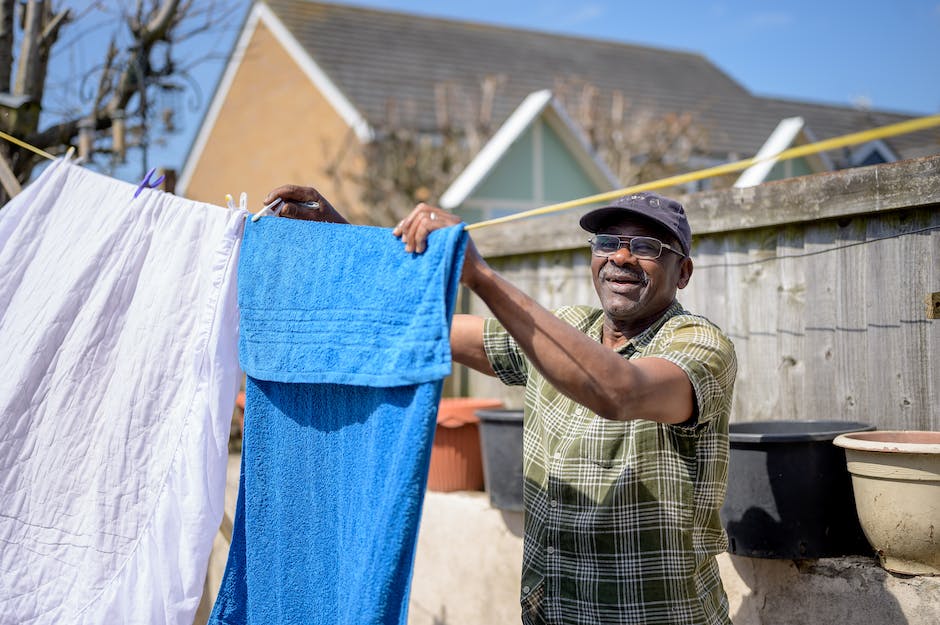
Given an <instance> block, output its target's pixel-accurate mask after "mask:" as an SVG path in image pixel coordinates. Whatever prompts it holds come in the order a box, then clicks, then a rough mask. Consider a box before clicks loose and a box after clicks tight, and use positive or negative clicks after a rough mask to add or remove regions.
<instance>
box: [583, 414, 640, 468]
mask: <svg viewBox="0 0 940 625" xmlns="http://www.w3.org/2000/svg"><path fill="white" fill-rule="evenodd" d="M630 427H631V424H630V423H629V422H622V421H611V420H609V419H604V418H603V417H597V416H595V417H594V419H593V420H592V421H591V422H590V423H589V424H588V426H587V428H586V429H585V430H584V434H583V435H582V436H581V457H582V458H584V459H585V460H587V461H588V462H590V463H591V464H593V465H595V466H597V467H600V468H601V469H620V468H622V467H623V466H624V464H625V463H626V461H627V458H628V455H629V447H630Z"/></svg>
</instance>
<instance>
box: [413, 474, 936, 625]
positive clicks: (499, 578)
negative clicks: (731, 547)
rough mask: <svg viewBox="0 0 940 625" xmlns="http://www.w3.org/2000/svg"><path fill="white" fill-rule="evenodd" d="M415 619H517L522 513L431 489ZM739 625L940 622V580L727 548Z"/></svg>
mask: <svg viewBox="0 0 940 625" xmlns="http://www.w3.org/2000/svg"><path fill="white" fill-rule="evenodd" d="M424 505H425V509H424V518H423V520H422V523H421V532H420V535H419V542H418V554H417V561H416V563H415V570H414V578H413V581H412V593H411V608H410V613H409V620H408V622H409V625H497V624H503V623H505V624H511V623H518V622H519V603H518V595H519V574H520V571H521V557H522V538H521V528H522V516H521V514H520V513H514V512H508V513H504V512H501V511H499V510H495V509H493V508H491V507H490V504H489V498H488V496H487V495H486V494H485V493H471V492H464V493H428V494H427V497H426V499H425V504H424ZM719 567H720V569H721V577H722V580H723V581H724V585H725V590H726V591H727V593H728V599H729V601H730V604H731V620H732V621H733V622H734V625H814V624H822V623H832V624H839V625H901V624H907V625H936V624H937V623H940V577H909V576H904V575H894V574H892V573H888V572H887V571H885V570H884V569H882V568H881V567H880V566H879V565H878V563H877V561H876V560H875V559H874V558H864V557H851V558H825V559H818V560H801V561H793V560H762V559H757V558H744V557H738V556H731V555H728V554H723V555H722V556H720V557H719Z"/></svg>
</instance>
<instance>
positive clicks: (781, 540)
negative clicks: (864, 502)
mask: <svg viewBox="0 0 940 625" xmlns="http://www.w3.org/2000/svg"><path fill="white" fill-rule="evenodd" d="M874 429H875V428H874V426H871V425H868V424H865V423H854V422H845V421H756V422H752V423H732V424H731V425H730V428H729V430H730V432H729V433H730V443H731V457H730V463H729V468H728V495H727V497H726V499H725V504H724V506H723V507H722V509H721V521H722V524H723V525H724V527H725V530H726V531H727V533H728V542H729V547H728V551H730V552H731V553H733V554H737V555H742V556H750V557H755V558H786V559H801V558H824V557H837V556H844V555H870V554H871V547H870V546H869V545H868V541H867V540H866V539H865V535H864V533H863V532H862V528H861V526H860V525H859V522H858V515H857V513H856V511H855V497H854V494H853V492H852V480H851V477H850V476H849V473H848V470H847V468H846V464H845V451H844V450H842V449H841V448H839V447H836V446H835V445H833V444H832V440H833V439H834V438H835V437H836V436H838V435H839V434H844V433H847V432H862V431H869V430H874Z"/></svg>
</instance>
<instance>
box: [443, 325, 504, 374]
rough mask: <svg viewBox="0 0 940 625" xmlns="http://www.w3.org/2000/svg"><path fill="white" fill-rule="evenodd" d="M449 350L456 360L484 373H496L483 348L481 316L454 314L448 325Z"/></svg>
mask: <svg viewBox="0 0 940 625" xmlns="http://www.w3.org/2000/svg"><path fill="white" fill-rule="evenodd" d="M450 351H451V354H452V356H453V359H454V360H455V361H456V362H459V363H460V364H462V365H465V366H467V367H470V368H471V369H475V370H476V371H479V372H480V373H485V374H486V375H492V376H495V375H496V372H495V371H493V367H492V365H490V361H489V358H487V357H486V350H485V349H483V317H477V316H476V315H454V320H453V323H452V324H451V327H450Z"/></svg>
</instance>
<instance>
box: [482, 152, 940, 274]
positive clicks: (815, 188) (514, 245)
mask: <svg viewBox="0 0 940 625" xmlns="http://www.w3.org/2000/svg"><path fill="white" fill-rule="evenodd" d="M678 199H679V200H680V201H682V203H683V204H684V205H685V207H686V211H687V213H688V215H689V223H690V224H691V226H692V232H693V234H694V235H695V236H696V237H699V236H704V235H707V234H714V233H720V232H732V231H737V230H749V229H759V228H766V227H776V226H782V225H785V224H794V223H805V222H812V221H818V220H823V219H840V218H845V217H853V216H858V215H864V214H871V213H884V212H891V211H897V210H908V209H910V208H912V207H922V206H929V205H931V204H940V155H937V156H928V157H924V158H920V159H913V160H908V161H900V162H898V163H888V164H883V165H874V166H872V167H859V168H854V169H845V170H841V171H836V172H825V173H822V174H815V175H811V176H801V177H799V178H790V179H787V180H780V181H775V182H771V183H767V184H763V185H760V186H757V187H749V188H745V189H733V188H732V189H721V190H716V191H703V192H700V193H693V194H689V195H685V196H681V197H679V198H678ZM586 211H587V209H573V210H570V211H564V212H561V213H557V214H553V215H547V216H543V217H535V218H530V219H527V220H523V221H518V222H510V223H508V224H502V225H496V226H491V227H488V228H481V229H479V230H475V231H474V232H473V239H474V241H475V242H476V244H477V247H478V248H479V250H480V253H481V254H483V256H484V257H487V258H491V257H497V256H506V255H511V254H526V253H530V252H541V251H551V250H562V249H576V248H585V247H586V246H587V238H588V236H589V235H588V234H587V233H585V232H584V231H583V230H582V229H581V228H580V226H579V225H578V220H579V219H580V217H581V215H582V214H583V213H584V212H586ZM693 247H694V246H693Z"/></svg>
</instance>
